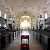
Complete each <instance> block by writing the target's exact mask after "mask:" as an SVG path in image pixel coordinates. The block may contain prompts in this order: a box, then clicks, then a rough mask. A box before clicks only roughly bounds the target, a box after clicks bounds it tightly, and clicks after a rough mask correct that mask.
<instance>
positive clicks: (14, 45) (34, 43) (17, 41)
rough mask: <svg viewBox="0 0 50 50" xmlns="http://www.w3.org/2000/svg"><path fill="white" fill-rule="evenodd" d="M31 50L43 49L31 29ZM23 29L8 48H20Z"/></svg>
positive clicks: (12, 49) (18, 49)
mask: <svg viewBox="0 0 50 50" xmlns="http://www.w3.org/2000/svg"><path fill="white" fill-rule="evenodd" d="M29 35H30V37H29V38H30V39H29V50H43V48H42V47H41V45H40V44H39V43H38V42H37V41H36V40H35V39H34V38H33V32H32V31H29ZM20 37H21V31H20V34H19V35H18V37H17V39H15V40H14V41H13V42H12V43H11V44H10V46H9V47H8V48H7V49H6V50H20V47H21V40H20Z"/></svg>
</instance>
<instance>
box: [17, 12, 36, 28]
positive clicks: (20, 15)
mask: <svg viewBox="0 0 50 50" xmlns="http://www.w3.org/2000/svg"><path fill="white" fill-rule="evenodd" d="M22 16H30V18H31V28H32V27H33V26H32V23H33V21H32V19H33V18H34V17H35V16H34V15H33V14H31V12H29V11H22V12H20V13H19V14H18V15H17V18H16V19H17V25H18V26H17V27H18V28H20V19H21V17H22Z"/></svg>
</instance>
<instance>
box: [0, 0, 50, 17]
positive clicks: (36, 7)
mask: <svg viewBox="0 0 50 50" xmlns="http://www.w3.org/2000/svg"><path fill="white" fill-rule="evenodd" d="M48 3H50V0H0V7H1V5H4V6H2V7H5V11H6V10H8V11H10V12H11V13H12V14H13V15H14V16H17V15H18V14H19V13H20V12H22V11H23V12H24V11H27V12H31V14H33V15H39V14H40V13H41V11H42V10H43V9H44V10H45V7H46V9H49V8H47V7H48V5H49V4H48ZM1 9H4V8H1Z"/></svg>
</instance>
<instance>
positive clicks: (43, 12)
mask: <svg viewBox="0 0 50 50" xmlns="http://www.w3.org/2000/svg"><path fill="white" fill-rule="evenodd" d="M42 16H43V30H44V29H45V12H43V15H42Z"/></svg>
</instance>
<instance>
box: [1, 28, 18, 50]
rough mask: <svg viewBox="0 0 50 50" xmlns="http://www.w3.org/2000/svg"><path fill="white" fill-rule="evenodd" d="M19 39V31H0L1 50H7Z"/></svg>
mask: <svg viewBox="0 0 50 50" xmlns="http://www.w3.org/2000/svg"><path fill="white" fill-rule="evenodd" d="M15 38H17V30H8V29H0V50H3V49H5V48H6V47H8V45H9V44H10V43H11V42H12V41H13V40H14V39H15Z"/></svg>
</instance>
